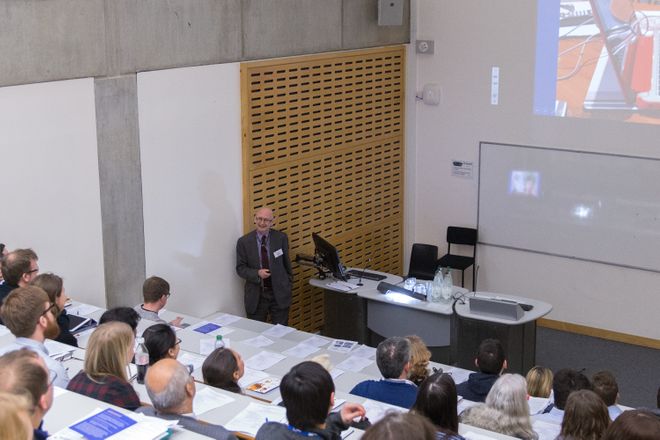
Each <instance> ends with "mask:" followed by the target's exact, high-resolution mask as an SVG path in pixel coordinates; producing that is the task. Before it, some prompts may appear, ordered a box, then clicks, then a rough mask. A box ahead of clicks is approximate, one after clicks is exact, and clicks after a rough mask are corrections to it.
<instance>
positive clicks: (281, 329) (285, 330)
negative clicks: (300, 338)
mask: <svg viewBox="0 0 660 440" xmlns="http://www.w3.org/2000/svg"><path fill="white" fill-rule="evenodd" d="M295 330H296V329H295V328H291V327H287V326H285V325H281V324H277V325H274V326H272V327H271V328H269V329H268V330H266V331H264V332H261V334H262V335H264V336H269V337H271V338H281V337H282V336H284V335H286V334H289V333H291V332H292V331H295Z"/></svg>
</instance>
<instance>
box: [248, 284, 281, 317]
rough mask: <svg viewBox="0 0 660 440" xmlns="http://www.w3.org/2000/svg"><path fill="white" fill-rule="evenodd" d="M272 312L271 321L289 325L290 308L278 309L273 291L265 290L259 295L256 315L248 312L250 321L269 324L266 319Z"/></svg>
mask: <svg viewBox="0 0 660 440" xmlns="http://www.w3.org/2000/svg"><path fill="white" fill-rule="evenodd" d="M269 312H270V320H271V322H272V323H273V324H280V325H288V323H289V308H288V307H284V308H281V307H278V306H277V301H275V298H274V297H273V290H272V289H268V288H267V289H263V290H262V291H261V295H259V304H258V305H257V310H255V311H254V313H249V312H247V317H248V318H249V319H254V320H256V321H262V322H267V320H266V318H267V317H268V313H269Z"/></svg>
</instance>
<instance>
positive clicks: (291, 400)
mask: <svg viewBox="0 0 660 440" xmlns="http://www.w3.org/2000/svg"><path fill="white" fill-rule="evenodd" d="M280 393H281V394H282V402H283V403H284V407H285V408H286V418H287V420H288V421H289V425H288V426H287V425H284V424H282V423H277V422H268V423H266V424H264V425H262V426H261V428H259V431H258V432H257V436H256V437H255V440H279V439H285V440H288V439H304V438H309V437H312V438H322V439H328V440H335V439H336V440H339V439H341V435H340V433H341V431H343V430H345V429H348V427H349V425H350V423H351V422H352V421H353V419H355V418H356V417H364V415H365V410H364V408H363V407H362V405H359V404H357V403H349V402H347V403H344V405H342V407H341V410H340V412H339V413H332V414H330V415H328V413H329V412H330V409H332V407H333V406H334V403H335V402H334V401H335V384H334V383H333V382H332V377H331V376H330V373H328V371H327V370H326V369H325V368H323V367H322V366H321V365H320V364H318V363H316V362H313V361H305V362H302V363H300V364H298V365H295V366H294V367H293V368H291V370H290V371H289V372H288V373H287V374H285V375H284V377H283V378H282V382H281V383H280Z"/></svg>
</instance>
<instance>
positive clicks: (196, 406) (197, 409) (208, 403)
mask: <svg viewBox="0 0 660 440" xmlns="http://www.w3.org/2000/svg"><path fill="white" fill-rule="evenodd" d="M234 400H235V399H234V398H233V397H230V396H228V395H227V394H224V393H220V392H218V391H215V390H213V388H211V387H206V388H204V389H203V390H201V391H198V392H197V394H195V400H193V412H194V413H195V414H197V415H200V414H204V413H205V412H209V411H211V410H212V409H216V408H220V407H221V406H224V405H227V404H228V403H231V402H233V401H234Z"/></svg>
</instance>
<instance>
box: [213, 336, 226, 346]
mask: <svg viewBox="0 0 660 440" xmlns="http://www.w3.org/2000/svg"><path fill="white" fill-rule="evenodd" d="M215 348H225V341H223V340H222V335H217V336H216V337H215Z"/></svg>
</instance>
